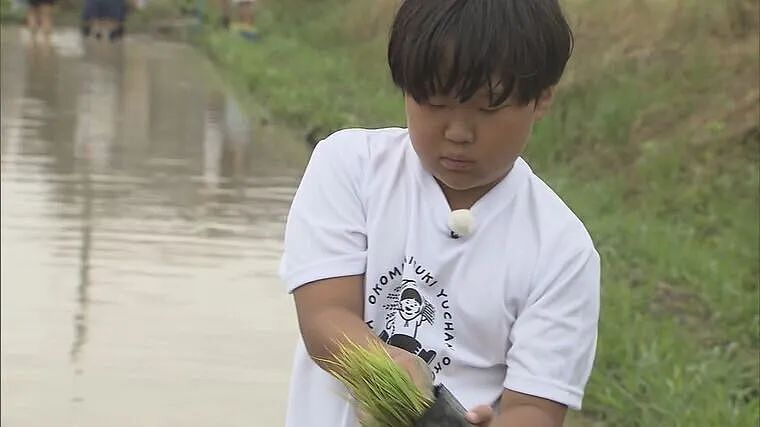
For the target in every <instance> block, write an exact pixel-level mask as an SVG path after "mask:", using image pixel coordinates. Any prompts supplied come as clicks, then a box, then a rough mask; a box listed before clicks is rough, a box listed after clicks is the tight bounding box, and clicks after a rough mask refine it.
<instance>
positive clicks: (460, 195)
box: [436, 180, 499, 211]
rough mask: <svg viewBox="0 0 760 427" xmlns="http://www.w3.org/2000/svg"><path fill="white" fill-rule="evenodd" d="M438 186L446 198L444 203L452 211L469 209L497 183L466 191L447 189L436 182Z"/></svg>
mask: <svg viewBox="0 0 760 427" xmlns="http://www.w3.org/2000/svg"><path fill="white" fill-rule="evenodd" d="M436 181H437V182H438V185H439V186H440V187H441V190H442V191H443V195H444V196H446V201H447V202H449V208H450V209H451V210H452V211H453V210H457V209H470V208H472V205H474V204H475V202H477V201H478V200H480V198H481V197H483V196H485V195H486V193H488V192H489V191H491V189H492V188H494V187H495V186H496V184H498V183H499V181H496V182H493V183H491V184H488V185H486V186H483V187H475V188H470V189H467V190H453V189H451V188H449V187H447V186H446V185H445V184H443V183H442V182H440V181H438V180H436Z"/></svg>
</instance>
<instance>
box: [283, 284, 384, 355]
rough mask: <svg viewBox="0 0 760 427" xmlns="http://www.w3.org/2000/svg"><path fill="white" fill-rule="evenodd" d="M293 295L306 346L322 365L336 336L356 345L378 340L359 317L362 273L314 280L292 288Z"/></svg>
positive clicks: (360, 313)
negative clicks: (293, 289) (294, 288)
mask: <svg viewBox="0 0 760 427" xmlns="http://www.w3.org/2000/svg"><path fill="white" fill-rule="evenodd" d="M293 297H294V299H295V304H296V312H297V313H298V324H299V327H300V329H301V336H303V340H304V343H305V344H306V349H307V350H308V352H309V355H310V356H311V357H312V359H314V361H315V362H316V363H317V365H319V366H320V367H321V368H322V369H326V368H328V367H329V366H327V365H326V364H325V363H324V361H323V359H330V358H331V355H332V354H333V353H335V352H336V350H337V340H339V339H340V340H341V341H343V340H344V339H345V338H348V339H350V340H351V341H353V342H354V343H356V344H359V345H365V344H368V343H369V342H371V341H379V340H378V339H377V338H376V337H375V336H374V334H373V333H372V331H371V330H370V329H369V328H368V327H367V325H366V324H365V323H364V321H363V319H362V317H363V316H362V313H363V312H364V283H363V276H362V275H356V276H344V277H334V278H330V279H325V280H318V281H316V282H312V283H309V284H306V285H303V286H301V287H300V288H298V289H296V290H295V291H294V292H293Z"/></svg>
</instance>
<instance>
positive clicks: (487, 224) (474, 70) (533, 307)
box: [281, 0, 600, 427]
mask: <svg viewBox="0 0 760 427" xmlns="http://www.w3.org/2000/svg"><path fill="white" fill-rule="evenodd" d="M571 48H572V35H571V32H570V28H569V27H568V25H567V23H566V21H565V19H564V17H563V15H562V11H561V9H560V7H559V5H558V3H557V0H437V1H431V0H406V1H404V2H403V3H402V4H401V6H400V8H399V11H398V12H397V15H396V17H395V20H394V23H393V27H392V30H391V37H390V42H389V47H388V62H389V66H390V71H391V75H392V77H393V81H394V83H395V84H396V85H397V86H398V87H399V88H400V89H401V90H402V91H403V94H404V100H405V107H406V113H407V125H408V129H399V128H392V129H378V130H362V129H351V130H343V131H340V132H337V133H335V134H333V135H331V136H330V137H328V138H327V139H325V140H324V141H322V142H320V143H319V144H318V145H317V146H316V148H315V150H314V153H313V155H312V158H311V160H310V162H309V165H308V166H307V168H306V172H305V174H304V177H303V179H302V181H301V184H300V187H299V188H298V191H297V193H296V196H295V198H294V200H293V204H292V207H291V211H290V214H289V216H288V221H287V226H286V233H285V250H284V255H283V259H282V264H281V276H282V278H283V280H284V281H285V283H286V284H287V287H288V291H289V292H292V293H293V295H294V299H295V305H296V310H297V313H298V321H299V324H300V329H301V337H302V338H303V340H302V341H301V342H300V343H299V345H298V348H297V350H296V356H295V366H294V371H293V381H292V384H291V396H290V402H289V407H288V421H287V425H288V426H290V427H334V426H356V425H357V424H358V421H357V415H356V413H355V411H354V408H353V407H352V405H351V404H350V403H349V402H348V401H347V400H346V399H345V395H346V389H345V388H344V387H343V386H342V385H341V384H340V383H339V382H338V381H337V380H336V379H334V378H333V377H332V376H330V375H329V374H328V373H326V371H325V370H324V369H323V368H324V362H322V360H323V359H324V358H330V357H331V355H332V353H333V352H334V351H335V349H336V342H337V341H338V340H340V339H341V338H343V337H344V336H348V337H349V338H350V339H351V340H352V341H353V342H355V343H368V342H371V341H375V342H380V343H383V345H384V346H386V348H387V349H388V351H389V353H390V354H391V356H392V357H393V358H394V360H395V361H396V362H397V363H399V364H400V365H401V366H402V367H403V368H404V369H406V370H407V372H408V373H409V374H410V375H411V376H412V378H413V379H415V381H418V382H420V383H422V382H424V379H423V378H424V377H423V376H424V375H426V371H427V370H426V369H422V368H421V366H425V365H427V367H428V368H429V369H430V372H432V374H433V375H434V380H435V383H443V384H445V385H446V386H447V388H449V389H450V390H451V391H452V392H453V394H454V395H455V396H456V397H457V399H458V400H459V401H460V402H461V403H462V404H463V405H464V406H465V407H467V408H472V411H470V413H469V414H468V419H469V420H470V422H472V423H473V424H474V425H488V426H493V427H502V426H503V427H507V426H509V427H524V426H526V427H543V426H546V427H550V426H561V425H562V422H563V419H564V415H565V411H566V408H567V407H571V408H574V409H579V408H580V405H581V399H582V395H583V389H584V387H585V384H586V381H587V380H588V377H589V374H590V371H591V366H592V363H593V358H594V352H595V347H596V334H597V321H598V311H599V269H600V266H599V256H598V254H597V252H596V250H595V249H594V246H593V243H592V241H591V238H590V237H589V235H588V233H587V232H586V229H585V227H584V226H583V224H582V223H581V222H580V221H579V220H578V219H577V218H576V217H575V215H574V214H573V213H572V212H571V211H570V209H569V208H568V207H566V206H565V204H564V203H563V202H562V201H561V200H560V198H559V197H558V196H557V195H555V194H554V192H553V191H552V190H551V189H550V188H549V187H548V186H546V185H545V184H544V183H543V182H542V181H541V180H540V179H539V178H538V177H537V176H536V175H534V174H533V173H532V171H531V169H530V168H529V166H528V165H527V164H526V162H525V161H524V160H523V159H522V158H520V154H521V153H522V152H523V150H524V148H525V145H526V143H527V139H528V137H529V134H530V133H531V129H532V126H533V123H534V122H535V121H536V120H538V119H540V118H541V117H542V116H543V115H544V113H545V112H546V111H547V109H548V108H549V105H550V104H551V101H552V98H553V95H554V86H555V85H556V84H557V82H558V81H559V79H560V76H561V74H562V72H563V70H564V67H565V64H566V62H567V60H568V57H569V55H570V51H571ZM459 209H467V210H469V212H470V213H471V215H472V218H474V228H473V230H472V232H470V233H459V231H458V230H454V229H450V228H449V226H448V225H447V224H448V219H449V216H450V215H451V212H452V211H454V210H459ZM454 231H457V232H456V233H454ZM402 294H403V295H402ZM402 300H403V301H402ZM424 307H426V313H425V316H424V318H423V317H417V315H418V314H420V315H421V313H422V312H421V311H419V310H420V309H421V308H424ZM396 322H398V323H396ZM412 335H413V336H412ZM379 336H380V337H381V338H379ZM393 337H398V338H393ZM395 342H399V343H404V344H403V345H402V346H401V347H403V348H400V347H399V346H394V345H393V344H394V343H395ZM410 351H412V352H416V354H412V352H410ZM421 355H422V356H425V359H423V358H422V357H420V356H421ZM428 375H429V374H428ZM399 427H402V426H399Z"/></svg>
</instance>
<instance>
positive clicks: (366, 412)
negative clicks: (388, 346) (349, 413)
mask: <svg viewBox="0 0 760 427" xmlns="http://www.w3.org/2000/svg"><path fill="white" fill-rule="evenodd" d="M333 356H334V358H335V360H323V362H325V363H326V364H327V365H329V366H330V368H328V371H330V373H331V374H332V375H334V376H335V377H336V378H338V379H339V380H340V381H341V382H343V384H345V385H346V387H347V388H348V390H349V392H350V393H351V395H352V396H353V398H354V399H355V400H356V402H357V404H358V407H357V410H358V412H359V413H360V414H361V416H360V419H361V425H362V426H363V427H411V426H413V425H414V424H415V423H416V421H417V420H418V419H420V417H422V415H423V414H424V413H425V412H426V411H427V410H428V409H429V408H430V407H431V406H432V405H433V400H432V398H431V397H429V396H430V391H428V392H425V391H423V390H420V388H419V387H418V386H417V385H416V384H415V383H414V382H413V381H412V378H411V377H410V376H409V375H408V374H407V373H406V372H405V371H404V370H403V369H402V368H401V367H400V366H398V365H397V364H396V362H394V361H393V359H392V358H391V356H390V354H388V352H387V351H386V350H385V348H383V346H382V344H380V343H376V342H373V343H371V344H369V345H368V346H366V347H363V346H359V345H357V344H355V343H354V342H352V341H351V340H349V339H346V342H345V343H341V344H340V345H339V347H338V351H337V353H336V354H334V355H333Z"/></svg>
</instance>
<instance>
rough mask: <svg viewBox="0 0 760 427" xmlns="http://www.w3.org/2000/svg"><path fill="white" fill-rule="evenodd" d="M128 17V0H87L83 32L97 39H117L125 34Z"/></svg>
mask: <svg viewBox="0 0 760 427" xmlns="http://www.w3.org/2000/svg"><path fill="white" fill-rule="evenodd" d="M126 17H127V1H126V0H85V2H84V9H83V10H82V33H83V34H84V35H85V36H89V35H93V36H95V38H96V39H101V38H102V39H106V38H107V39H108V40H110V41H116V40H118V39H119V38H121V37H122V36H123V35H124V20H125V19H126Z"/></svg>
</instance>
